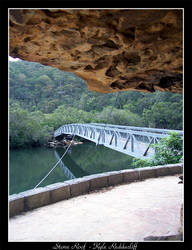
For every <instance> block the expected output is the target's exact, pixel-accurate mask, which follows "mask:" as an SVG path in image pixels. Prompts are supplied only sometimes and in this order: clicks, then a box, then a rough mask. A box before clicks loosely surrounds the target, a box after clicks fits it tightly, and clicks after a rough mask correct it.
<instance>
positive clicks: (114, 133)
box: [54, 123, 183, 159]
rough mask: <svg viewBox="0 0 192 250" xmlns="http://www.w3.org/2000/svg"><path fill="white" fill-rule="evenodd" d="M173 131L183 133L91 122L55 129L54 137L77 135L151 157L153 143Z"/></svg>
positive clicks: (115, 148) (132, 153) (130, 153)
mask: <svg viewBox="0 0 192 250" xmlns="http://www.w3.org/2000/svg"><path fill="white" fill-rule="evenodd" d="M171 131H175V132H178V133H179V134H180V135H181V136H182V135H183V132H182V131H181V130H168V129H155V128H142V127H131V126H121V125H111V124H99V123H90V124H67V125H63V126H61V127H60V128H58V129H57V130H56V131H55V133H54V137H58V136H60V135H62V134H70V135H77V136H79V137H82V138H84V139H87V140H89V141H92V142H94V143H96V145H104V146H105V147H108V148H111V149H114V150H116V151H119V152H121V153H124V154H127V155H131V156H133V157H138V158H143V159H145V158H151V156H152V155H153V154H154V153H155V152H154V149H153V148H152V147H151V145H152V144H156V143H158V142H159V141H160V139H161V138H163V137H165V136H167V135H168V134H169V132H171Z"/></svg>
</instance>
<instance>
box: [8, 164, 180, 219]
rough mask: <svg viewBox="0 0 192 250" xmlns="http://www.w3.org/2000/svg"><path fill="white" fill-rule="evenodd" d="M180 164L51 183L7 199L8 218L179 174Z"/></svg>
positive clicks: (107, 173)
mask: <svg viewBox="0 0 192 250" xmlns="http://www.w3.org/2000/svg"><path fill="white" fill-rule="evenodd" d="M182 171H183V166H182V164H169V165H164V166H155V167H146V168H137V169H127V170H121V171H113V172H106V173H102V174H94V175H90V176H85V177H83V178H78V179H73V180H70V181H65V182H62V183H55V184H51V185H48V186H45V187H40V188H36V189H32V190H28V191H25V192H22V193H19V194H13V195H10V196H9V216H10V217H12V216H15V215H17V214H20V213H22V212H25V211H28V210H32V209H35V208H38V207H41V206H46V205H49V204H52V203H55V202H58V201H61V200H65V199H69V198H72V197H75V196H79V195H82V194H86V193H89V192H91V191H94V190H98V189H102V188H104V187H109V186H115V185H118V184H123V183H131V182H134V181H141V180H144V179H148V178H155V177H161V176H167V175H175V174H181V173H182Z"/></svg>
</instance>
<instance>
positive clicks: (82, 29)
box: [9, 9, 183, 93]
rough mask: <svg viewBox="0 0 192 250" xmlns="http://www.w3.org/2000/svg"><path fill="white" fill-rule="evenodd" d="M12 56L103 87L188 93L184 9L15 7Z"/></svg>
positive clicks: (94, 87) (101, 89) (11, 15)
mask: <svg viewBox="0 0 192 250" xmlns="http://www.w3.org/2000/svg"><path fill="white" fill-rule="evenodd" d="M9 18H10V28H9V39H10V43H9V45H10V48H9V52H10V56H12V57H18V58H20V59H22V60H27V61H33V62H39V63H41V64H43V65H48V66H52V67H56V68H58V69H60V70H62V71H67V72H74V73H75V74H76V75H78V76H80V77H81V78H83V79H84V80H85V81H86V83H87V85H88V87H89V89H90V90H94V91H98V92H103V93H107V92H116V91H126V90H137V91H142V92H154V91H155V90H160V91H170V92H176V93H182V89H183V21H182V18H183V11H182V9H10V10H9Z"/></svg>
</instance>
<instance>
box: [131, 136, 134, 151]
mask: <svg viewBox="0 0 192 250" xmlns="http://www.w3.org/2000/svg"><path fill="white" fill-rule="evenodd" d="M131 152H134V138H133V135H131Z"/></svg>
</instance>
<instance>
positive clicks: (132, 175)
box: [122, 169, 139, 182]
mask: <svg viewBox="0 0 192 250" xmlns="http://www.w3.org/2000/svg"><path fill="white" fill-rule="evenodd" d="M122 174H123V182H133V181H139V171H138V170H135V169H128V170H123V171H122Z"/></svg>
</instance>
